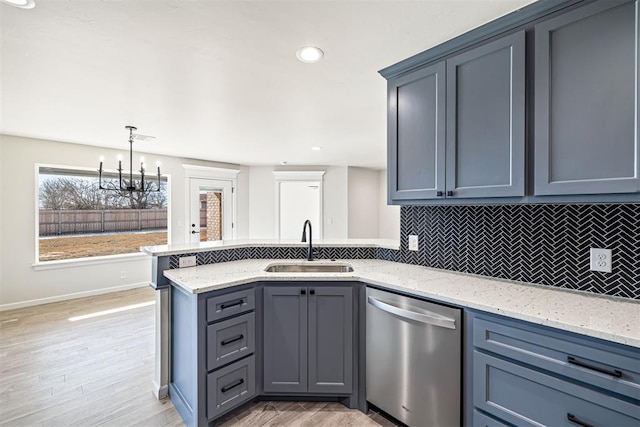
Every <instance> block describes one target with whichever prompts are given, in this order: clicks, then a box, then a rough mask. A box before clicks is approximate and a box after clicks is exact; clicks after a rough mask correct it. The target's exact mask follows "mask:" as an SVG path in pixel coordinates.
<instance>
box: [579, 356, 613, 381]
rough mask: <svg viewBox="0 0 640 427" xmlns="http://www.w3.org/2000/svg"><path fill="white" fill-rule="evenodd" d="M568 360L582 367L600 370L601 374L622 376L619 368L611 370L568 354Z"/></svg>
mask: <svg viewBox="0 0 640 427" xmlns="http://www.w3.org/2000/svg"><path fill="white" fill-rule="evenodd" d="M567 362H569V363H571V364H572V365H577V366H580V367H582V368H587V369H591V370H592V371H596V372H600V373H601V374H605V375H611V376H612V377H616V378H622V371H619V370H617V369H613V370H610V369H605V368H601V367H600V366H595V365H592V364H590V363H586V362H582V361H580V360H578V359H576V358H575V357H573V356H568V357H567Z"/></svg>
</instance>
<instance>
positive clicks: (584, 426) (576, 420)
mask: <svg viewBox="0 0 640 427" xmlns="http://www.w3.org/2000/svg"><path fill="white" fill-rule="evenodd" d="M567 419H568V420H569V421H571V422H572V423H574V424H578V425H579V426H582V427H594V426H593V424H589V423H585V422H584V421H581V420H580V419H579V418H578V417H576V416H575V415H573V414H570V413H567Z"/></svg>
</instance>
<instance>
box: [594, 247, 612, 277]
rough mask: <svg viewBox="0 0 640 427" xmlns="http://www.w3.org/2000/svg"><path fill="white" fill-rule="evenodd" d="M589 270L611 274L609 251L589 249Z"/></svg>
mask: <svg viewBox="0 0 640 427" xmlns="http://www.w3.org/2000/svg"><path fill="white" fill-rule="evenodd" d="M589 270H592V271H604V272H605V273H611V249H598V248H591V267H590V268H589Z"/></svg>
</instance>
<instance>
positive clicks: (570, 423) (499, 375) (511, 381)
mask: <svg viewBox="0 0 640 427" xmlns="http://www.w3.org/2000/svg"><path fill="white" fill-rule="evenodd" d="M473 375H474V378H473V382H474V393H473V403H474V406H475V407H476V408H479V409H482V410H483V411H485V412H487V413H489V414H493V415H495V416H497V417H499V418H501V419H503V420H505V421H507V422H508V423H511V424H514V425H518V426H532V427H533V426H540V425H548V426H557V427H561V426H566V427H576V426H578V425H581V424H580V423H583V424H582V425H591V426H616V427H623V426H638V423H639V422H640V406H638V405H634V404H632V403H629V402H627V401H623V400H620V399H616V398H615V397H612V396H608V395H605V394H602V393H599V392H596V391H593V390H591V389H588V388H586V387H582V386H579V385H576V384H574V383H570V382H568V381H563V380H561V379H559V378H556V377H552V376H549V375H546V374H543V373H541V372H538V371H534V370H531V369H528V368H525V367H523V366H520V365H516V364H513V363H511V362H507V361H506V360H503V359H499V358H496V357H493V356H490V355H488V354H484V353H480V352H478V351H475V352H474V365H473ZM570 417H574V418H573V420H570V419H569V418H570Z"/></svg>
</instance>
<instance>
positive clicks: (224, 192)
mask: <svg viewBox="0 0 640 427" xmlns="http://www.w3.org/2000/svg"><path fill="white" fill-rule="evenodd" d="M189 189H190V190H189V216H188V217H189V224H187V225H188V227H187V233H188V240H189V241H190V242H191V243H198V242H211V241H218V240H225V239H227V240H228V239H232V238H233V193H232V182H231V181H223V180H213V179H204V178H190V179H189Z"/></svg>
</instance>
